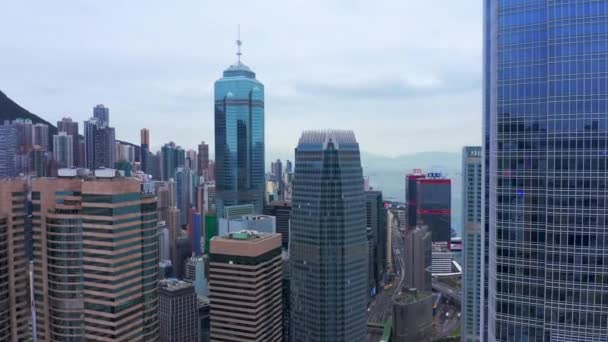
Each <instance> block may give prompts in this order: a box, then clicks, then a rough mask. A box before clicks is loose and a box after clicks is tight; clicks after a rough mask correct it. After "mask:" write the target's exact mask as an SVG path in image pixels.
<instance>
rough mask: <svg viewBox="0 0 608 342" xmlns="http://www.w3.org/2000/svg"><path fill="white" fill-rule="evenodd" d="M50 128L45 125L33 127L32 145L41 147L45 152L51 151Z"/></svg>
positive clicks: (38, 124) (40, 124)
mask: <svg viewBox="0 0 608 342" xmlns="http://www.w3.org/2000/svg"><path fill="white" fill-rule="evenodd" d="M50 138H51V136H50V135H49V126H48V125H47V124H43V123H37V124H34V125H32V144H33V145H34V146H36V145H37V146H40V147H41V148H42V149H43V150H44V151H50V150H51V149H50V148H49V144H50Z"/></svg>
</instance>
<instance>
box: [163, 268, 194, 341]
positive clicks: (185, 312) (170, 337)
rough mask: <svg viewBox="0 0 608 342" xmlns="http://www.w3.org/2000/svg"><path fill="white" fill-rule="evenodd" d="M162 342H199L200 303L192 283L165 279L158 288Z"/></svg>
mask: <svg viewBox="0 0 608 342" xmlns="http://www.w3.org/2000/svg"><path fill="white" fill-rule="evenodd" d="M158 297H159V303H160V304H159V307H160V310H159V322H160V342H198V340H199V339H200V333H201V331H200V328H199V317H198V301H197V299H196V293H194V286H192V284H191V283H190V282H186V281H181V280H176V279H165V280H161V281H160V283H159V288H158Z"/></svg>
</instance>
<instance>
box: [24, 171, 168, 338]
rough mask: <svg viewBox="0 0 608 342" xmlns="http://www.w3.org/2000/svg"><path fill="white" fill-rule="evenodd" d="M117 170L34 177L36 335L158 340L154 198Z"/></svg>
mask: <svg viewBox="0 0 608 342" xmlns="http://www.w3.org/2000/svg"><path fill="white" fill-rule="evenodd" d="M115 172H116V171H115V170H111V169H105V170H97V171H96V174H95V176H85V177H82V176H79V175H78V171H77V170H75V169H60V170H59V177H57V178H39V179H35V180H33V181H32V203H33V249H34V253H33V254H34V259H33V260H34V298H35V304H36V327H37V330H36V332H35V333H36V335H37V340H38V341H72V340H94V341H107V342H110V341H158V292H157V287H158V261H159V260H158V231H157V212H156V198H154V197H151V196H148V195H144V194H142V193H141V192H140V182H139V181H138V180H137V179H135V178H122V177H116V176H114V175H115Z"/></svg>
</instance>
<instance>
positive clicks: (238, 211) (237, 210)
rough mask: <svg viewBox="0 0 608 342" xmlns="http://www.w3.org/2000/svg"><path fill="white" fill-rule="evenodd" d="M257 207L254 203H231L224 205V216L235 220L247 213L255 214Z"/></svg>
mask: <svg viewBox="0 0 608 342" xmlns="http://www.w3.org/2000/svg"><path fill="white" fill-rule="evenodd" d="M254 214H255V207H254V206H253V204H241V205H231V206H227V207H224V214H223V216H222V218H225V219H227V220H235V219H240V218H241V217H243V216H246V215H254Z"/></svg>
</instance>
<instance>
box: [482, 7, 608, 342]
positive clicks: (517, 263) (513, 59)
mask: <svg viewBox="0 0 608 342" xmlns="http://www.w3.org/2000/svg"><path fill="white" fill-rule="evenodd" d="M486 8H487V11H486V21H487V22H488V23H489V30H488V32H487V33H488V36H487V37H488V38H489V41H488V42H489V44H490V45H489V48H490V51H489V53H488V54H487V55H486V62H485V64H486V66H487V69H486V78H487V79H489V84H488V86H487V87H485V92H486V99H487V101H488V106H489V107H488V108H487V111H486V116H485V126H484V128H485V130H486V132H485V134H484V136H486V137H488V139H489V141H486V142H484V145H486V146H485V148H486V151H485V152H486V153H488V157H489V164H488V166H489V169H488V170H487V172H486V176H487V179H488V180H489V182H488V183H487V185H488V187H489V189H488V193H487V195H488V200H489V201H488V203H489V207H488V208H489V210H488V223H489V235H488V236H487V238H488V241H489V246H490V248H489V257H488V260H489V264H488V268H487V269H488V276H489V277H488V312H487V319H488V340H489V341H592V342H598V341H606V336H608V276H607V275H606V274H607V267H608V257H607V256H608V211H607V208H606V205H607V203H608V200H607V198H608V182H607V179H608V165H607V159H608V156H607V154H608V153H607V148H608V134H607V133H608V1H605V0H604V1H597V0H578V1H577V0H561V1H557V0H551V1H549V0H486Z"/></svg>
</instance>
